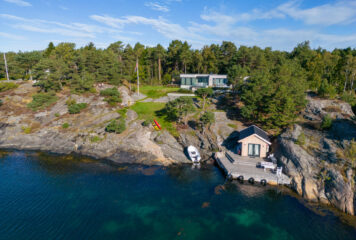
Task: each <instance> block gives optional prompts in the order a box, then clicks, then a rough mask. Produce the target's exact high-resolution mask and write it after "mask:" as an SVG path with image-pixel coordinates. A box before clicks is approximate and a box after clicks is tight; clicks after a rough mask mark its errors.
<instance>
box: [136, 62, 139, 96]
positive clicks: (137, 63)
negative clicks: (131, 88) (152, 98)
mask: <svg viewBox="0 0 356 240" xmlns="http://www.w3.org/2000/svg"><path fill="white" fill-rule="evenodd" d="M136 66H137V95H140V75H139V73H138V58H137V59H136Z"/></svg>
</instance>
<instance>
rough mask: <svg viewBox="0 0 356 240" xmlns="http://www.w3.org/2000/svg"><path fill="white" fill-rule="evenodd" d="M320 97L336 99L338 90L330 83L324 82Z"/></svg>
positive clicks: (319, 91)
mask: <svg viewBox="0 0 356 240" xmlns="http://www.w3.org/2000/svg"><path fill="white" fill-rule="evenodd" d="M318 95H319V96H321V97H329V98H332V99H333V98H335V97H336V95H337V91H336V88H335V87H334V86H333V85H331V84H329V83H328V81H326V80H324V81H323V82H322V83H321V85H320V88H319V89H318Z"/></svg>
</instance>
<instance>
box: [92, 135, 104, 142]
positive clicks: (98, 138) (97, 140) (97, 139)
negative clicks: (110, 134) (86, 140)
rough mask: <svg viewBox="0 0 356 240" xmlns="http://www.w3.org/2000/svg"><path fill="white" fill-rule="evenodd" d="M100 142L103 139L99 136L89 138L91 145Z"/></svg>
mask: <svg viewBox="0 0 356 240" xmlns="http://www.w3.org/2000/svg"><path fill="white" fill-rule="evenodd" d="M101 140H103V139H102V138H101V137H99V136H93V137H91V138H90V142H92V143H96V142H100V141H101Z"/></svg>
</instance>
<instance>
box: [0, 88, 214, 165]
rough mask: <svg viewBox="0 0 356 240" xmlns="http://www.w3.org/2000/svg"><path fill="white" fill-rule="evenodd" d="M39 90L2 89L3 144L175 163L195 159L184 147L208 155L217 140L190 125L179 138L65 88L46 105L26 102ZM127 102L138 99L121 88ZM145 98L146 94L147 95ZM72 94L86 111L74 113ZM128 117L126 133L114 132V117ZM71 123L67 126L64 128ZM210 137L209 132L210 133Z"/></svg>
mask: <svg viewBox="0 0 356 240" xmlns="http://www.w3.org/2000/svg"><path fill="white" fill-rule="evenodd" d="M37 91H38V89H37V88H36V87H33V86H32V84H31V83H24V84H20V86H19V87H18V88H17V89H15V90H13V91H10V92H7V93H2V95H1V96H0V97H2V99H3V102H4V104H3V106H1V107H0V148H11V149H21V150H40V151H49V152H54V153H59V154H72V153H75V154H81V155H85V156H90V157H93V158H98V159H99V158H100V159H107V160H111V161H113V162H116V163H140V164H147V165H170V164H177V163H178V164H179V163H189V162H190V161H189V159H188V158H187V156H186V154H185V153H184V148H185V147H186V146H188V145H190V144H194V145H196V146H198V147H200V148H201V153H202V156H203V158H204V159H205V160H206V159H208V158H209V157H210V156H211V150H212V148H214V145H215V143H214V142H212V141H211V139H213V138H211V137H209V134H204V135H203V134H201V133H200V132H198V131H197V132H194V131H193V133H194V134H192V131H191V130H189V129H187V130H181V131H179V132H178V134H179V135H178V136H175V137H173V136H172V135H171V134H170V133H169V132H168V131H166V130H163V131H156V130H155V129H154V128H153V127H152V126H143V125H142V122H143V121H144V120H142V119H139V118H138V115H137V113H136V112H135V111H133V110H131V109H129V108H128V109H127V111H126V112H125V113H121V112H120V111H117V108H113V107H110V106H109V105H108V104H107V102H105V101H104V98H103V97H101V96H98V94H86V95H75V94H70V93H65V92H62V93H60V94H57V96H58V98H59V99H58V101H57V102H56V103H55V104H54V105H52V106H49V107H47V108H45V109H43V110H39V111H36V112H34V111H32V110H30V109H28V108H27V107H26V105H27V103H29V102H30V101H31V95H33V94H34V93H36V92H37ZM119 91H120V93H121V97H122V106H129V105H132V104H133V103H134V102H135V101H136V100H137V99H135V97H131V96H130V95H129V94H128V89H127V88H125V87H120V88H119ZM141 98H142V96H141ZM68 99H71V100H73V99H74V100H75V101H76V102H78V103H87V105H88V107H87V108H86V109H84V110H83V111H81V112H80V114H69V113H68V106H67V105H66V102H67V101H68ZM121 117H123V118H124V119H125V124H126V130H125V131H124V132H123V133H121V134H115V133H108V132H106V131H105V127H106V126H107V124H108V122H110V120H113V119H119V118H121ZM64 124H65V125H67V126H65V127H63V126H64ZM207 136H208V137H207Z"/></svg>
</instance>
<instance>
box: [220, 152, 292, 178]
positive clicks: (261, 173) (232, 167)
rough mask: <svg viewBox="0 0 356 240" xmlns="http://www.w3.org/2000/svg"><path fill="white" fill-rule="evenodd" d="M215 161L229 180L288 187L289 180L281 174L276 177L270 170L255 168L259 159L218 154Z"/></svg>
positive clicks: (232, 154) (230, 153)
mask: <svg viewBox="0 0 356 240" xmlns="http://www.w3.org/2000/svg"><path fill="white" fill-rule="evenodd" d="M215 160H216V162H217V164H218V165H219V167H220V168H221V169H222V170H223V171H224V172H225V174H226V176H227V177H228V178H229V179H238V180H246V181H249V182H251V183H255V182H257V183H261V184H271V185H278V184H281V185H289V184H290V183H291V180H290V178H289V177H288V176H287V175H285V174H283V173H281V174H280V175H277V174H276V173H275V172H272V171H271V170H270V169H263V168H260V167H257V166H258V165H259V162H261V161H263V159H261V158H251V157H241V156H239V155H237V154H234V153H232V152H229V151H227V152H218V153H216V154H215Z"/></svg>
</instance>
